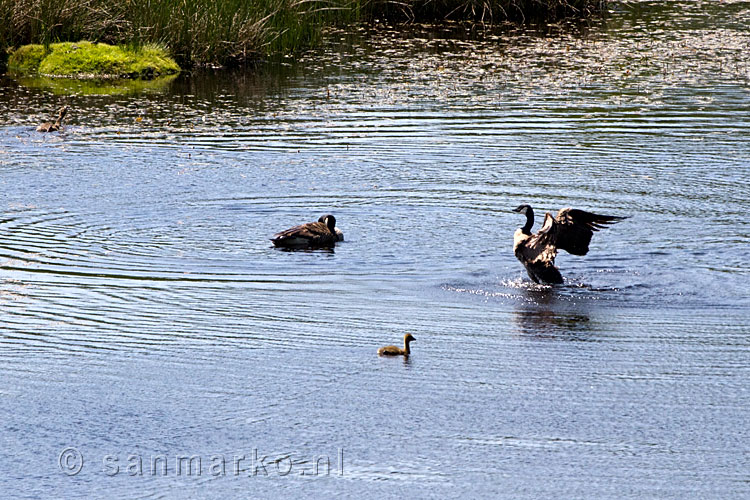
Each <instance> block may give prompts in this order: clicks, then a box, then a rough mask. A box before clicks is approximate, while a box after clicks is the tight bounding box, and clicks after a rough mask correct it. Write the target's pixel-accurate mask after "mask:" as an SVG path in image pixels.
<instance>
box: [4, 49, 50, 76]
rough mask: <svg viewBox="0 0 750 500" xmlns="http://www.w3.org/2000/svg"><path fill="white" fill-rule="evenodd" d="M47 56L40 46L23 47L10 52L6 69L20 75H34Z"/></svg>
mask: <svg viewBox="0 0 750 500" xmlns="http://www.w3.org/2000/svg"><path fill="white" fill-rule="evenodd" d="M47 54H48V51H47V50H45V48H44V46H42V45H39V44H35V45H24V46H23V47H19V48H18V50H15V51H13V52H11V54H10V56H9V57H8V68H9V69H11V70H12V71H14V72H17V73H22V74H28V73H36V72H38V71H39V65H40V64H41V63H42V59H44V57H45V56H46V55H47Z"/></svg>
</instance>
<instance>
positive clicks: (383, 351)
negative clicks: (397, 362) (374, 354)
mask: <svg viewBox="0 0 750 500" xmlns="http://www.w3.org/2000/svg"><path fill="white" fill-rule="evenodd" d="M412 340H417V339H415V338H414V336H413V335H412V334H411V333H407V334H406V335H404V348H403V349H401V348H400V347H396V346H395V345H387V346H385V347H381V348H380V349H378V356H408V355H409V353H410V352H411V351H410V350H409V344H410V343H411V342H412Z"/></svg>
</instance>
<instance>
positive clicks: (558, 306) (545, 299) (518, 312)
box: [513, 286, 592, 341]
mask: <svg viewBox="0 0 750 500" xmlns="http://www.w3.org/2000/svg"><path fill="white" fill-rule="evenodd" d="M563 288H564V287H563V286H561V287H557V286H555V287H547V286H545V287H528V288H522V295H523V296H524V299H525V300H524V301H523V303H522V304H523V305H520V304H519V306H518V307H517V308H516V309H515V310H514V311H513V321H514V323H515V324H516V325H517V326H518V329H519V331H520V333H521V334H523V335H529V336H533V337H536V338H540V339H541V338H546V339H562V340H579V341H585V340H590V334H591V333H592V327H591V323H590V318H589V314H588V312H587V311H586V310H585V309H584V306H582V305H578V304H575V303H573V304H571V303H570V302H569V301H567V300H565V301H563V300H561V292H562V293H564V291H563V290H561V289H563Z"/></svg>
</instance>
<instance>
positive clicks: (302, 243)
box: [271, 214, 344, 248]
mask: <svg viewBox="0 0 750 500" xmlns="http://www.w3.org/2000/svg"><path fill="white" fill-rule="evenodd" d="M271 241H272V242H273V245H274V246H276V247H284V248H310V247H313V248H319V247H332V246H334V245H336V242H338V241H344V234H343V233H342V232H341V230H339V229H338V228H337V227H336V217H334V216H333V215H330V214H329V215H323V216H321V217H320V219H318V221H317V222H308V223H307V224H300V225H299V226H294V227H292V228H289V229H287V230H286V231H281V232H280V233H276V234H275V235H274V236H273V238H271Z"/></svg>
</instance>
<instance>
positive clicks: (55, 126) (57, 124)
mask: <svg viewBox="0 0 750 500" xmlns="http://www.w3.org/2000/svg"><path fill="white" fill-rule="evenodd" d="M67 112H68V107H67V106H63V107H62V108H60V111H58V112H57V120H55V121H54V123H53V122H44V123H42V124H41V125H39V126H38V127H37V128H36V131H37V132H55V131H57V130H61V129H62V121H63V118H65V114H66V113H67Z"/></svg>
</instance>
